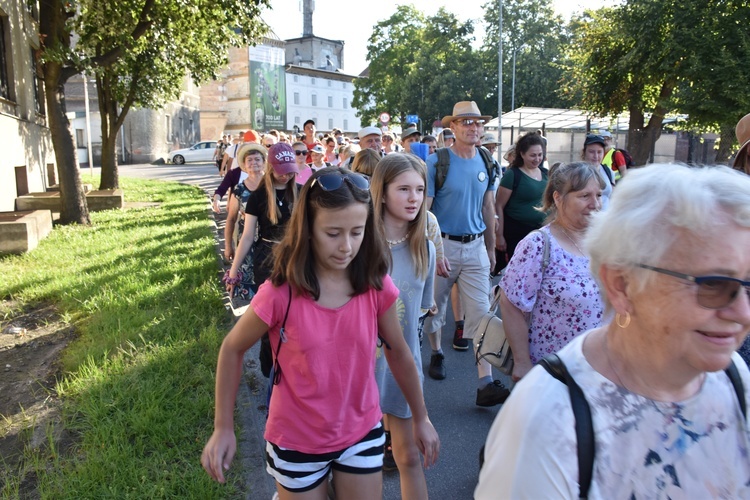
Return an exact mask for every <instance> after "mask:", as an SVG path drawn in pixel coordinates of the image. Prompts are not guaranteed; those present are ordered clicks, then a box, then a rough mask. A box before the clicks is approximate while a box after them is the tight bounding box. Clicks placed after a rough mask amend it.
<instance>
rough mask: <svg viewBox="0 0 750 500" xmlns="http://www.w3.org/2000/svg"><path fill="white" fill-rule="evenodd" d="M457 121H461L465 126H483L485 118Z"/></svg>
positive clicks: (459, 121)
mask: <svg viewBox="0 0 750 500" xmlns="http://www.w3.org/2000/svg"><path fill="white" fill-rule="evenodd" d="M456 121H458V123H460V124H461V125H463V126H464V127H471V126H472V125H476V126H478V127H481V126H482V125H484V123H485V122H484V120H456Z"/></svg>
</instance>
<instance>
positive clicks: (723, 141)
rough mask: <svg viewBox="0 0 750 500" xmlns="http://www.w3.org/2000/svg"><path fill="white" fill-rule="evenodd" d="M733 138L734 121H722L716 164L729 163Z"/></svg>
mask: <svg viewBox="0 0 750 500" xmlns="http://www.w3.org/2000/svg"><path fill="white" fill-rule="evenodd" d="M734 139H735V137H734V123H723V124H722V125H721V129H720V131H719V150H718V151H717V152H716V161H715V163H716V164H717V165H729V157H730V156H731V152H732V145H733V144H734Z"/></svg>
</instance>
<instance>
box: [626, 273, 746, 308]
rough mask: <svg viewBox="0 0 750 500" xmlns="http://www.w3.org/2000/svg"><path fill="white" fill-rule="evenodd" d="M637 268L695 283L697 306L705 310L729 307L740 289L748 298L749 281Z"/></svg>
mask: <svg viewBox="0 0 750 500" xmlns="http://www.w3.org/2000/svg"><path fill="white" fill-rule="evenodd" d="M638 267H640V268H642V269H648V270H649V271H654V272H657V273H661V274H666V275H667V276H673V277H675V278H679V279H683V280H687V281H690V282H691V283H695V284H696V285H697V287H698V288H697V297H698V305H699V306H701V307H705V308H706V309H724V308H725V307H729V306H730V305H731V304H732V302H734V301H735V299H737V297H739V295H740V289H741V288H744V289H745V293H746V294H747V295H748V297H750V281H742V280H740V279H737V278H730V277H729V276H690V275H689V274H683V273H678V272H675V271H669V270H667V269H662V268H660V267H653V266H647V265H646V264H638Z"/></svg>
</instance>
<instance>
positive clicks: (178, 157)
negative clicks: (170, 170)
mask: <svg viewBox="0 0 750 500" xmlns="http://www.w3.org/2000/svg"><path fill="white" fill-rule="evenodd" d="M215 150H216V141H201V142H199V143H197V144H193V145H192V146H190V147H189V148H186V149H176V150H174V151H170V152H169V155H168V160H169V161H170V162H171V163H175V164H177V165H182V164H183V163H185V162H188V161H200V162H204V163H210V162H211V161H212V160H213V157H214V151H215Z"/></svg>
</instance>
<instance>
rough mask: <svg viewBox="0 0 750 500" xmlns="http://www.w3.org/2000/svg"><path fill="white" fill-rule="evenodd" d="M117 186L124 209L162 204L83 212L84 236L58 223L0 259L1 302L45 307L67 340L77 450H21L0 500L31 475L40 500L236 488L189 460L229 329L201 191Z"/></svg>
mask: <svg viewBox="0 0 750 500" xmlns="http://www.w3.org/2000/svg"><path fill="white" fill-rule="evenodd" d="M96 183H97V182H96V181H95V184H96ZM121 184H122V188H123V189H124V191H125V197H126V200H127V201H150V202H159V203H160V205H159V206H158V207H150V208H139V209H128V210H112V211H106V212H95V213H92V214H91V217H92V226H91V227H80V226H71V227H56V228H55V230H54V231H53V232H52V234H51V235H50V236H49V237H48V238H47V239H45V240H44V241H42V242H41V244H40V246H39V247H38V248H37V249H36V250H34V251H33V252H31V253H30V254H26V255H22V256H14V257H6V258H3V259H0V276H2V277H3V279H2V280H1V281H0V296H1V297H4V298H13V299H15V300H18V301H20V302H21V303H22V304H34V303H37V302H53V303H55V304H56V306H57V307H58V309H59V310H60V312H61V314H62V315H63V318H64V319H65V320H66V321H68V322H70V323H72V324H74V325H75V327H76V333H77V337H76V339H75V340H74V341H73V342H71V344H70V345H69V346H68V348H67V349H66V350H65V353H64V355H63V358H62V366H63V373H64V375H63V378H62V379H61V380H60V381H59V382H58V384H57V392H58V395H59V396H60V397H61V399H62V401H63V425H64V427H65V428H66V429H67V430H68V431H70V432H71V433H72V435H73V436H74V444H73V446H72V447H71V449H69V450H66V452H65V453H60V452H59V451H58V450H56V449H55V445H54V444H50V446H48V447H46V448H44V449H37V450H28V451H27V452H26V454H25V459H24V461H23V464H22V466H21V467H19V470H16V471H13V473H14V474H16V475H17V476H18V477H17V478H16V480H15V481H13V480H11V481H7V482H6V485H5V487H4V489H3V491H2V496H3V497H10V498H13V497H15V496H17V495H18V494H19V493H18V491H19V490H18V485H19V484H20V483H21V482H22V481H23V480H24V477H25V478H27V479H28V478H29V477H31V478H33V477H34V476H35V477H36V480H37V481H38V488H39V489H38V493H39V494H40V495H41V497H42V498H112V497H117V498H139V499H140V498H165V497H180V498H218V497H223V498H225V497H232V496H236V495H238V494H239V490H240V489H242V486H241V479H240V478H239V477H238V476H239V474H237V473H236V472H235V474H233V475H232V476H230V481H232V480H233V481H234V483H233V484H229V485H228V486H220V485H217V484H216V483H213V482H212V481H211V480H210V479H209V477H208V475H207V474H206V473H205V472H204V471H203V469H202V468H201V466H200V461H199V458H200V452H201V450H202V447H203V445H204V443H205V441H206V440H207V439H208V437H209V435H210V432H211V431H212V427H213V384H214V371H215V366H216V357H217V353H218V348H219V345H220V343H221V340H222V338H223V335H224V334H225V332H226V330H227V327H228V320H227V317H226V312H225V310H224V307H223V305H222V302H221V294H220V290H219V283H218V280H217V259H216V256H215V254H214V236H213V233H212V228H211V226H210V224H209V221H208V217H207V213H206V206H207V205H206V197H205V194H204V193H203V192H202V191H200V190H199V189H198V188H196V187H190V186H184V185H179V184H175V183H161V182H154V181H141V180H133V179H126V178H123V179H121ZM0 469H2V466H1V465H0ZM7 472H10V471H2V470H0V473H2V474H3V475H5V473H7Z"/></svg>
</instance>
